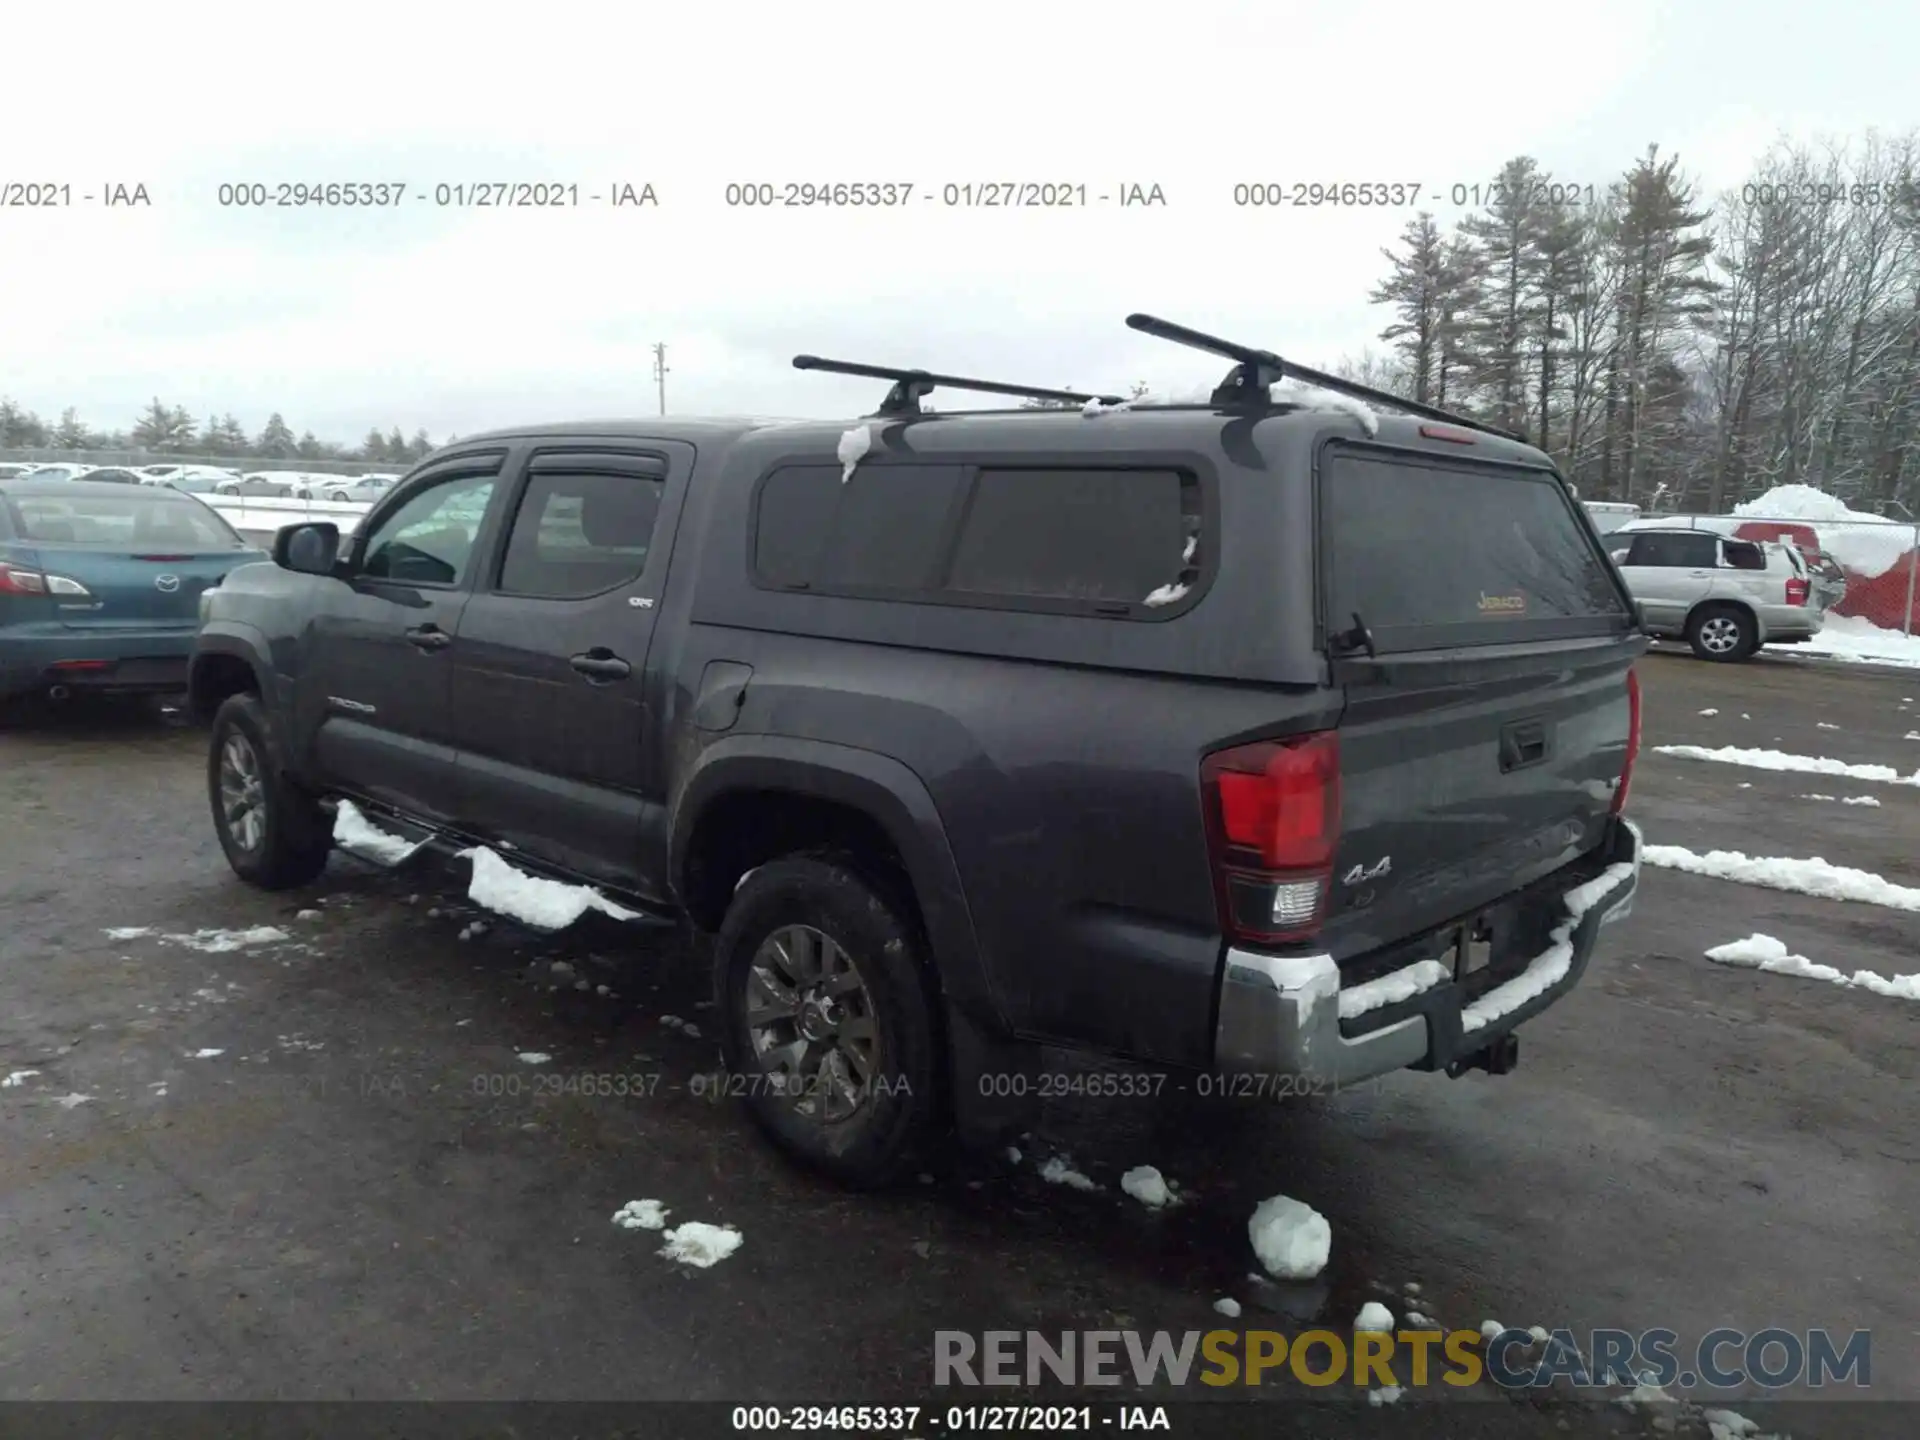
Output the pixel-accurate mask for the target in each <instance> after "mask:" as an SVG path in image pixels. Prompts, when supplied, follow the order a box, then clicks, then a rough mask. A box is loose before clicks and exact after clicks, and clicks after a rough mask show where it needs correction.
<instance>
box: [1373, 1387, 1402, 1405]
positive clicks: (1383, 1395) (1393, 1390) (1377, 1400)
mask: <svg viewBox="0 0 1920 1440" xmlns="http://www.w3.org/2000/svg"><path fill="white" fill-rule="evenodd" d="M1406 1393H1407V1392H1406V1390H1405V1389H1404V1388H1403V1387H1401V1386H1399V1385H1382V1386H1381V1387H1380V1388H1379V1389H1377V1390H1369V1391H1367V1404H1369V1405H1374V1406H1380V1405H1397V1404H1398V1403H1399V1402H1400V1397H1401V1396H1402V1395H1404V1394H1406Z"/></svg>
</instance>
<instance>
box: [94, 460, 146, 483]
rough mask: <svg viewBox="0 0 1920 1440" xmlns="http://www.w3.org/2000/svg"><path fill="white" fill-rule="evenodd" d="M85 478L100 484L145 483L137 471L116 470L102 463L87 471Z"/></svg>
mask: <svg viewBox="0 0 1920 1440" xmlns="http://www.w3.org/2000/svg"><path fill="white" fill-rule="evenodd" d="M86 478H87V479H89V480H95V481H98V482H99V483H101V484H102V485H141V484H144V483H145V480H144V479H143V477H142V476H141V475H140V472H139V471H137V470H118V469H115V468H114V467H113V466H110V465H103V466H101V467H100V468H99V469H97V470H89V471H87V472H86Z"/></svg>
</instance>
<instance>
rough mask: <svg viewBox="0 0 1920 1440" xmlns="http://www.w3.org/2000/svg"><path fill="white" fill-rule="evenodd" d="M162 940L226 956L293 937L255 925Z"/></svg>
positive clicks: (269, 926)
mask: <svg viewBox="0 0 1920 1440" xmlns="http://www.w3.org/2000/svg"><path fill="white" fill-rule="evenodd" d="M161 938H162V939H164V940H168V941H171V942H172V943H173V944H175V945H185V946H187V947H188V948H189V949H192V950H204V951H207V952H208V953H209V954H213V955H224V954H226V953H228V952H229V951H233V950H244V949H247V948H248V947H250V946H254V945H273V944H276V943H277V942H279V941H281V940H289V939H291V938H292V937H291V936H290V935H288V934H287V932H286V931H284V930H282V929H281V928H280V927H279V926H277V925H255V926H253V927H252V928H251V929H248V930H196V931H194V932H193V933H192V934H191V935H165V936H162V937H161Z"/></svg>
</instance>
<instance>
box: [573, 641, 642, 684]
mask: <svg viewBox="0 0 1920 1440" xmlns="http://www.w3.org/2000/svg"><path fill="white" fill-rule="evenodd" d="M572 664H573V668H574V669H576V670H578V671H579V672H580V673H581V674H582V675H584V676H586V677H587V678H588V679H589V680H596V681H603V680H624V679H626V678H627V676H629V675H631V674H632V673H633V667H632V666H631V665H629V664H628V663H627V662H626V661H624V660H622V659H621V658H620V657H619V656H618V655H616V654H614V653H613V652H612V651H611V650H605V649H602V648H600V647H598V646H596V647H595V648H593V649H592V650H589V651H587V653H586V654H584V655H576V656H574V657H573V661H572Z"/></svg>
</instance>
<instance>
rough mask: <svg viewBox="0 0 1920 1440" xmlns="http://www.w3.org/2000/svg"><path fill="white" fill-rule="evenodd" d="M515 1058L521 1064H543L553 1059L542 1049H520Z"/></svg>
mask: <svg viewBox="0 0 1920 1440" xmlns="http://www.w3.org/2000/svg"><path fill="white" fill-rule="evenodd" d="M515 1058H516V1059H518V1060H519V1061H520V1063H521V1064H522V1065H544V1064H546V1063H547V1062H548V1061H549V1060H551V1059H553V1056H551V1055H549V1054H547V1053H546V1051H544V1050H522V1051H521V1052H520V1053H519V1055H518V1056H516V1057H515Z"/></svg>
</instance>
